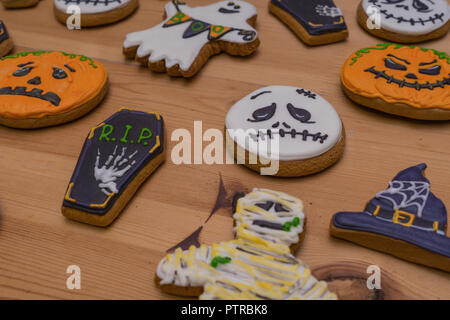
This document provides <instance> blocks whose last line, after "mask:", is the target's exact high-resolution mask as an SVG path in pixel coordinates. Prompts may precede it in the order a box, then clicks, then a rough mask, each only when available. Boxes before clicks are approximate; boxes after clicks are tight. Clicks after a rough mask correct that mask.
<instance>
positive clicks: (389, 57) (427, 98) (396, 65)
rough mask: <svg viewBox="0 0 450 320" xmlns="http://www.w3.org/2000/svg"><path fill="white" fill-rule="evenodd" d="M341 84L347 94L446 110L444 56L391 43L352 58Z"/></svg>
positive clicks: (449, 95)
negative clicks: (347, 91)
mask: <svg viewBox="0 0 450 320" xmlns="http://www.w3.org/2000/svg"><path fill="white" fill-rule="evenodd" d="M341 80H342V83H343V85H344V87H345V88H346V89H347V90H349V91H350V92H352V93H354V94H357V95H360V96H363V97H366V98H380V99H382V100H384V101H386V102H388V103H403V104H406V105H408V106H411V107H415V108H423V109H426V108H441V109H450V57H449V56H448V55H447V54H446V53H445V52H438V51H436V50H432V49H424V48H420V47H416V46H402V45H397V44H391V43H383V44H378V45H377V46H376V47H371V48H364V49H361V50H358V51H357V52H356V53H354V54H352V55H351V56H350V57H349V58H348V60H347V61H346V62H345V64H344V66H343V67H342V72H341Z"/></svg>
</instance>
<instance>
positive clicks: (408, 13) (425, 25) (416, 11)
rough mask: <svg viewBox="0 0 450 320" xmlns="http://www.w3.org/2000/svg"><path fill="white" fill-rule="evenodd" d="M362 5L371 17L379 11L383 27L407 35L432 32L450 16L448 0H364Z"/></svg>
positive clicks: (374, 20)
mask: <svg viewBox="0 0 450 320" xmlns="http://www.w3.org/2000/svg"><path fill="white" fill-rule="evenodd" d="M362 6H363V9H364V11H365V12H366V14H367V15H368V16H369V18H372V17H373V18H375V17H376V14H377V12H378V13H379V16H380V18H381V20H380V23H381V25H380V26H381V28H382V29H384V30H388V31H391V32H395V33H400V34H407V35H421V34H427V33H430V32H432V31H434V30H436V29H439V28H440V27H442V26H443V25H445V24H446V23H447V21H448V19H449V16H450V7H449V5H448V4H447V0H403V1H399V0H363V1H362ZM371 20H373V22H376V19H371Z"/></svg>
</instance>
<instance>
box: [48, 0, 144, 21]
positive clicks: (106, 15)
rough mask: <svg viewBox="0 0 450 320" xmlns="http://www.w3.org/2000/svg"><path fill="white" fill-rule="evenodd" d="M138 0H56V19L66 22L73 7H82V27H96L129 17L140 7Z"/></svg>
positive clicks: (54, 6) (71, 13)
mask: <svg viewBox="0 0 450 320" xmlns="http://www.w3.org/2000/svg"><path fill="white" fill-rule="evenodd" d="M138 4H139V3H138V0H54V5H53V8H54V13H55V17H56V19H58V21H59V22H61V23H62V24H66V22H67V19H68V18H69V17H70V16H71V15H73V11H72V10H73V9H71V8H73V7H74V6H77V7H78V8H79V9H80V13H81V16H80V23H81V26H82V27H94V26H99V25H104V24H108V23H113V22H117V21H119V20H122V19H124V18H126V17H128V16H129V15H130V14H132V13H133V12H134V11H135V10H136V9H137V7H138Z"/></svg>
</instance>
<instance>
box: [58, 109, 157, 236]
mask: <svg viewBox="0 0 450 320" xmlns="http://www.w3.org/2000/svg"><path fill="white" fill-rule="evenodd" d="M164 151H165V150H164V123H163V119H162V117H161V116H160V115H159V114H157V113H147V112H140V111H134V110H128V109H124V108H123V109H121V110H119V112H117V113H115V114H113V115H112V116H111V117H110V118H109V119H107V120H105V121H104V122H102V123H101V124H99V125H98V126H96V127H94V128H92V130H91V131H90V132H89V135H88V136H87V138H86V141H85V143H84V146H83V149H82V150H81V154H80V157H79V159H78V163H77V165H76V167H75V171H74V173H73V175H72V178H71V179H70V183H69V186H68V187H67V190H66V195H65V197H64V202H63V206H62V214H63V215H64V216H65V217H67V218H69V219H73V220H76V221H80V222H84V223H88V224H92V225H96V226H102V227H104V226H108V225H109V224H111V222H112V221H113V220H114V219H115V218H116V217H117V216H118V215H119V213H120V212H121V211H122V209H123V208H124V207H125V205H126V204H127V203H128V202H129V200H130V199H131V197H132V196H133V195H134V193H135V192H136V191H137V189H138V188H139V186H140V185H141V184H142V183H143V182H144V181H145V180H146V179H147V177H148V176H150V175H151V174H152V172H153V171H154V170H155V169H156V168H157V167H158V166H159V165H160V164H161V163H162V162H163V161H164Z"/></svg>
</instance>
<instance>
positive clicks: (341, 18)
mask: <svg viewBox="0 0 450 320" xmlns="http://www.w3.org/2000/svg"><path fill="white" fill-rule="evenodd" d="M341 23H344V18H343V17H339V21H335V22H333V24H341Z"/></svg>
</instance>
